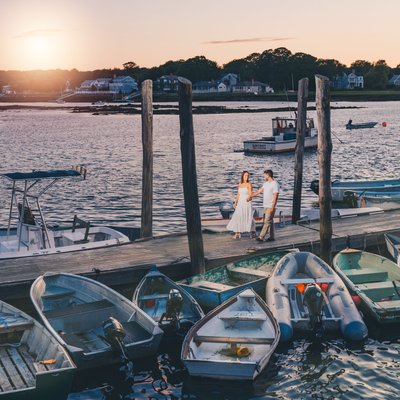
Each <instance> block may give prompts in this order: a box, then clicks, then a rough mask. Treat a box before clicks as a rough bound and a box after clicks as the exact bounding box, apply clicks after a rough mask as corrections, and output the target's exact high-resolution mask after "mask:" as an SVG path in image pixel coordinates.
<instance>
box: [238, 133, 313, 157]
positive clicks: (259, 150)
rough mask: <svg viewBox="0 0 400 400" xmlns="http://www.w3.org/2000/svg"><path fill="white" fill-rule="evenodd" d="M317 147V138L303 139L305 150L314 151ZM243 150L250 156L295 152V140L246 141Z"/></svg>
mask: <svg viewBox="0 0 400 400" xmlns="http://www.w3.org/2000/svg"><path fill="white" fill-rule="evenodd" d="M317 146H318V137H317V136H314V137H306V138H305V141H304V148H305V149H315V148H317ZM243 148H244V152H245V153H252V154H271V153H288V152H294V151H295V149H296V140H295V139H294V140H280V141H279V140H246V141H244V142H243Z"/></svg>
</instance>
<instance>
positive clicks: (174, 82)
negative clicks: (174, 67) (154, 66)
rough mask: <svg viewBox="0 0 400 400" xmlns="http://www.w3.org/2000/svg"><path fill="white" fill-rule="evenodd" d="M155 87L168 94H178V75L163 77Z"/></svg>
mask: <svg viewBox="0 0 400 400" xmlns="http://www.w3.org/2000/svg"><path fill="white" fill-rule="evenodd" d="M155 87H156V88H157V89H158V90H160V91H162V92H168V93H176V92H177V91H178V77H177V76H176V75H172V74H171V75H163V76H161V77H160V78H158V79H157V80H156V82H155Z"/></svg>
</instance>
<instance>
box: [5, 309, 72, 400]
mask: <svg viewBox="0 0 400 400" xmlns="http://www.w3.org/2000/svg"><path fill="white" fill-rule="evenodd" d="M0 367H1V368H0V398H4V399H11V400H23V399H35V400H39V399H40V400H42V399H66V398H67V396H68V392H69V389H70V387H71V384H72V379H73V376H74V373H75V369H76V367H75V365H74V363H73V361H72V359H71V357H70V356H69V354H68V352H67V351H66V350H65V349H64V348H63V346H61V345H60V344H59V343H58V342H57V340H56V339H55V338H54V337H53V336H52V335H51V334H50V332H48V331H47V330H46V329H45V328H44V326H43V325H41V324H40V323H39V322H37V321H36V320H34V319H33V318H31V317H30V316H29V315H27V314H25V313H24V312H22V311H21V310H19V309H17V308H15V307H13V306H11V305H9V304H7V303H4V302H3V301H0Z"/></svg>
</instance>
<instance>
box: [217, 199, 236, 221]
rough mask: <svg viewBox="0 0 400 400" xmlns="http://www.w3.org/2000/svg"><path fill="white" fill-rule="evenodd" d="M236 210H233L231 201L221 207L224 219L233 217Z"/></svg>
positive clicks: (223, 203) (225, 202)
mask: <svg viewBox="0 0 400 400" xmlns="http://www.w3.org/2000/svg"><path fill="white" fill-rule="evenodd" d="M234 211H235V209H234V208H233V203H232V202H231V201H224V202H222V203H221V204H220V205H219V212H220V213H221V215H222V218H225V219H228V218H230V217H231V215H232V214H233V212H234Z"/></svg>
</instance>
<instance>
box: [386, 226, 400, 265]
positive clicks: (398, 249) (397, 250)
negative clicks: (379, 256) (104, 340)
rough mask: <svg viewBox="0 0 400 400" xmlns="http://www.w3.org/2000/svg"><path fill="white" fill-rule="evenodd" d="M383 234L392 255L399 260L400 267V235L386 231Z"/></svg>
mask: <svg viewBox="0 0 400 400" xmlns="http://www.w3.org/2000/svg"><path fill="white" fill-rule="evenodd" d="M383 236H384V238H385V242H386V247H387V249H388V251H389V253H390V255H391V256H392V257H393V259H394V260H396V261H397V265H398V266H399V267H400V257H399V255H400V236H398V235H394V234H393V233H385V234H384V235H383Z"/></svg>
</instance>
